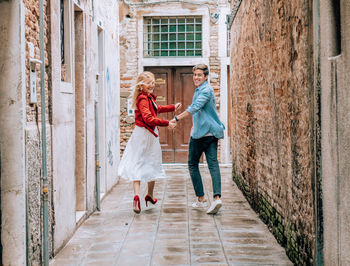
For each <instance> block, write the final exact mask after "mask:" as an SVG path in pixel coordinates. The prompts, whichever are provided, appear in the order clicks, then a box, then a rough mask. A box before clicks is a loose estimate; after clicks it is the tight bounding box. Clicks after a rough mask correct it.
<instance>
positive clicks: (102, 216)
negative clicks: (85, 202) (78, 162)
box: [50, 165, 293, 266]
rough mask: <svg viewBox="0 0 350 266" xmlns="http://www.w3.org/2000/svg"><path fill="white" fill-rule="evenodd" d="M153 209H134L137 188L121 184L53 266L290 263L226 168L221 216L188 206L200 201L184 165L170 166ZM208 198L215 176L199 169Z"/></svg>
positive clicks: (160, 182)
mask: <svg viewBox="0 0 350 266" xmlns="http://www.w3.org/2000/svg"><path fill="white" fill-rule="evenodd" d="M165 170H166V172H167V175H168V178H167V179H166V180H162V181H158V182H157V183H156V187H155V195H154V196H155V197H156V198H158V200H159V201H158V202H157V204H156V205H155V206H152V207H148V208H146V206H145V202H144V200H143V199H144V196H145V195H146V184H142V185H141V191H142V193H141V195H140V196H141V199H142V200H141V209H142V211H141V213H140V214H135V213H134V212H133V210H132V201H133V192H132V191H133V190H132V184H131V183H127V182H125V181H123V180H122V181H120V182H119V183H118V185H116V186H115V187H114V189H113V190H112V191H111V192H110V193H109V194H108V195H107V196H106V197H105V199H104V200H103V202H102V204H101V211H100V212H95V213H94V214H92V215H91V216H90V217H89V218H88V219H87V220H86V221H85V222H84V223H83V224H82V225H81V226H80V227H79V229H78V230H77V231H76V233H75V234H74V236H73V237H72V239H71V240H70V241H69V242H68V244H67V245H66V246H65V247H64V248H63V249H62V250H61V251H60V252H59V253H58V254H57V255H56V257H55V258H54V259H52V260H51V261H50V265H60V266H61V265H98V266H102V265H121V266H123V265H242V266H243V265H244V266H246V265H293V264H292V263H291V262H290V261H289V259H288V258H287V256H286V254H285V251H284V249H283V248H282V247H280V246H279V244H278V243H277V241H276V240H275V238H274V237H273V235H272V234H271V233H270V232H269V230H268V228H267V227H266V226H265V225H264V224H263V223H262V222H261V221H260V219H259V218H258V216H257V214H256V213H255V212H254V211H253V210H252V209H251V208H250V206H249V204H248V202H247V201H246V200H245V198H244V197H243V195H242V193H241V192H240V190H239V189H238V188H237V186H236V185H235V184H234V182H233V181H232V177H231V168H230V167H227V166H226V167H225V166H222V167H221V174H222V201H223V206H222V208H221V209H220V211H219V212H218V213H217V214H216V215H208V214H206V212H205V211H206V210H205V209H204V210H197V209H192V208H191V203H192V202H193V201H194V200H195V194H194V191H193V187H192V183H191V179H190V177H189V174H188V170H187V167H186V166H181V165H165ZM201 173H202V177H203V178H204V184H205V192H206V198H207V201H208V202H209V203H210V202H211V201H212V188H211V179H210V175H209V172H208V170H207V167H206V166H201Z"/></svg>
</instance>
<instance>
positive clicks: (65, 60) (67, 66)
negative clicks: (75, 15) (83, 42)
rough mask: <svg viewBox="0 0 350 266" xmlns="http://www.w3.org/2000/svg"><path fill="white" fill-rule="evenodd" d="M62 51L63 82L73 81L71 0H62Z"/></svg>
mask: <svg viewBox="0 0 350 266" xmlns="http://www.w3.org/2000/svg"><path fill="white" fill-rule="evenodd" d="M59 3H60V4H59V7H60V40H59V41H60V49H61V81H64V82H71V80H72V55H71V53H72V49H71V25H72V24H71V19H72V7H71V4H70V3H71V2H70V1H69V0H60V1H59Z"/></svg>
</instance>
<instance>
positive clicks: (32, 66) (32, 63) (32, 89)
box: [28, 42, 42, 104]
mask: <svg viewBox="0 0 350 266" xmlns="http://www.w3.org/2000/svg"><path fill="white" fill-rule="evenodd" d="M28 50H29V72H30V73H29V94H30V97H29V103H31V104H33V103H37V102H38V97H37V91H36V64H41V63H42V62H41V60H39V59H35V58H34V45H33V44H32V43H31V42H29V43H28Z"/></svg>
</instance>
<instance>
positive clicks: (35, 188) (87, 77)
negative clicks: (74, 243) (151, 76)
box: [0, 0, 120, 265]
mask: <svg viewBox="0 0 350 266" xmlns="http://www.w3.org/2000/svg"><path fill="white" fill-rule="evenodd" d="M0 5H1V8H0V9H1V21H0V23H1V24H0V28H1V32H2V34H3V36H5V38H3V39H2V41H1V44H2V45H1V51H0V55H1V62H2V67H1V69H2V70H1V72H2V73H4V75H1V91H2V92H3V95H4V96H5V97H1V104H0V108H1V109H2V110H1V123H0V124H1V129H0V132H1V134H0V143H1V144H0V145H1V146H0V147H1V239H2V256H1V257H2V264H3V265H25V264H26V263H28V265H41V264H42V261H43V257H44V255H45V254H43V246H44V245H45V244H47V245H48V247H49V255H50V256H53V255H54V254H55V253H57V252H58V251H59V250H60V249H61V248H62V247H63V246H64V244H65V243H66V242H67V241H68V240H69V238H70V237H71V235H72V234H73V233H74V231H75V229H76V228H77V226H78V225H79V224H80V223H81V222H82V221H83V220H84V219H85V218H86V217H88V216H89V215H90V214H91V213H92V212H93V211H95V210H96V209H98V208H99V202H100V200H101V199H102V198H103V195H105V194H106V193H107V192H108V191H109V190H110V189H111V187H112V186H113V185H115V184H116V183H117V181H118V177H117V167H118V163H119V154H120V152H119V149H120V143H119V138H120V134H119V120H120V118H119V113H120V104H119V102H120V100H119V97H120V96H119V80H120V73H119V35H118V34H119V33H118V32H119V21H118V13H119V11H118V2H117V1H112V0H107V1H103V2H102V1H91V0H82V1H79V0H77V1H75V0H61V1H15V0H12V1H5V2H4V1H2V2H1V3H0ZM41 8H42V10H43V15H42V13H41V12H40V10H41ZM40 19H43V21H44V24H43V25H44V27H43V29H44V30H43V31H41V30H40ZM40 33H43V34H42V35H41V34H40ZM41 42H43V43H44V57H43V56H42V55H41V51H42V50H41V49H42V48H41V45H40V43H41ZM43 59H44V60H43ZM41 61H44V68H43V69H44V71H42V70H41V67H40V66H41ZM3 71H4V72H3ZM42 73H43V74H42ZM41 77H44V79H42V78H41ZM42 80H43V81H44V82H41V81H42ZM42 88H43V89H42ZM42 97H44V98H45V100H44V103H45V108H43V107H44V106H43V102H42V101H41V98H42ZM43 113H44V114H45V116H43ZM43 119H45V120H43ZM42 121H45V123H42ZM43 125H44V126H45V127H46V131H45V132H46V134H43V132H42V128H43ZM45 135H46V136H45ZM43 143H45V144H46V145H42V144H43ZM43 146H46V148H43ZM45 151H46V152H45ZM43 154H45V155H46V156H42V155H43ZM43 177H47V182H46V181H45V180H44V179H45V178H44V179H43ZM45 183H47V184H45ZM45 199H46V200H47V201H46V202H47V205H48V217H47V219H48V239H46V238H44V237H43V234H44V232H43V224H44V219H45V217H44V215H43V208H44V207H43V206H44V205H45Z"/></svg>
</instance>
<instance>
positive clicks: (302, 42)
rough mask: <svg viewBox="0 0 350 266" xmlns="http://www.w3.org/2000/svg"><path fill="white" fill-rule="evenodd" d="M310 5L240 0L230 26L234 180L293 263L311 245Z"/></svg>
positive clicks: (308, 260)
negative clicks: (284, 248)
mask: <svg viewBox="0 0 350 266" xmlns="http://www.w3.org/2000/svg"><path fill="white" fill-rule="evenodd" d="M235 3H236V1H232V6H233V5H234V4H235ZM309 4H310V3H309V2H305V1H300V0H292V1H278V0H276V1H263V0H259V1H242V3H241V6H240V8H239V11H238V13H237V16H236V18H235V20H234V22H233V24H232V28H231V37H232V39H231V92H232V104H233V105H232V121H231V123H232V124H231V125H232V126H231V129H232V132H231V137H232V150H233V169H234V171H233V175H234V179H235V181H236V183H237V184H238V185H239V187H240V188H241V189H242V190H243V192H244V194H245V195H246V196H247V198H248V200H249V202H250V203H251V205H252V206H253V208H254V209H255V210H256V211H257V212H258V213H259V214H260V217H261V218H262V220H264V221H265V222H266V223H267V224H268V226H269V227H270V228H271V230H272V232H273V233H274V235H275V236H276V238H277V240H278V241H279V242H280V243H281V244H282V245H283V246H284V247H286V252H287V254H288V256H289V257H290V259H291V260H292V261H294V263H296V264H300V265H301V264H303V265H312V263H313V256H314V254H313V251H314V247H315V241H314V235H315V229H314V201H313V187H312V179H313V167H314V165H313V153H312V150H313V141H312V128H313V120H312V115H313V106H312V99H313V82H312V78H313V55H312V34H313V32H312V29H313V28H312V26H311V25H312V16H311V14H312V13H311V11H312V9H311V7H310V6H309Z"/></svg>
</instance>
